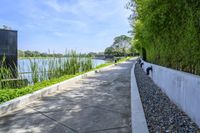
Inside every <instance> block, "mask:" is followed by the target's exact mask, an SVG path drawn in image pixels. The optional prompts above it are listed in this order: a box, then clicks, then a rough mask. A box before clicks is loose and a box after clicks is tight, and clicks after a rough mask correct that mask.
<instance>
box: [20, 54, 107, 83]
mask: <svg viewBox="0 0 200 133" xmlns="http://www.w3.org/2000/svg"><path fill="white" fill-rule="evenodd" d="M65 59H67V58H61V60H65ZM51 60H53V59H52V58H38V59H37V58H36V59H19V60H18V73H19V74H18V76H19V78H23V79H28V81H29V82H31V79H32V78H31V77H32V71H31V61H35V62H37V64H38V69H39V70H40V67H41V68H46V69H47V70H48V62H49V61H51ZM104 63H105V61H104V60H99V59H92V64H93V67H96V66H98V65H101V64H104Z"/></svg>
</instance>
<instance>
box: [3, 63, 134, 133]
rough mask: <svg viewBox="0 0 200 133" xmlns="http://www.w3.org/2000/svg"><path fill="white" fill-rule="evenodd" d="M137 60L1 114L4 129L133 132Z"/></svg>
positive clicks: (10, 132) (21, 132) (8, 132)
mask: <svg viewBox="0 0 200 133" xmlns="http://www.w3.org/2000/svg"><path fill="white" fill-rule="evenodd" d="M133 62H134V61H133V60H132V61H127V62H125V63H122V64H118V65H117V66H114V67H111V68H108V69H106V70H104V71H102V72H99V73H97V74H96V75H94V76H90V77H86V78H84V79H82V80H80V81H77V82H76V83H73V84H71V85H69V86H66V89H65V90H63V91H60V92H56V93H55V94H54V95H51V96H47V97H44V98H42V99H40V100H37V101H34V102H32V103H31V104H29V105H27V106H25V107H24V108H23V109H19V110H16V111H14V112H11V113H9V114H6V115H4V116H0V133H27V132H33V133H131V126H130V124H131V107H130V74H131V68H132V64H133Z"/></svg>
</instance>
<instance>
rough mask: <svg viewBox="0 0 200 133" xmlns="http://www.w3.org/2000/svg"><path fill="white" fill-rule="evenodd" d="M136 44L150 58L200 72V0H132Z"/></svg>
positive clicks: (149, 59) (172, 66) (163, 64)
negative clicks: (134, 8)
mask: <svg viewBox="0 0 200 133" xmlns="http://www.w3.org/2000/svg"><path fill="white" fill-rule="evenodd" d="M131 3H134V4H132V6H136V13H135V14H136V17H135V18H134V19H133V28H134V29H133V30H134V32H135V36H134V39H133V44H134V46H135V47H136V48H137V49H138V50H139V51H142V48H143V49H145V51H146V58H147V61H149V62H152V63H155V64H159V65H162V66H166V67H171V68H175V69H178V70H182V71H187V72H191V73H194V74H200V0H132V1H131Z"/></svg>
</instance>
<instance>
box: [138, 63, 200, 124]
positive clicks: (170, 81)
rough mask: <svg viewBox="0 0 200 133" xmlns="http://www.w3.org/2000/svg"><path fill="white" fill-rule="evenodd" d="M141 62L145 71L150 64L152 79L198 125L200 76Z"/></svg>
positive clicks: (199, 119) (199, 118) (199, 114)
mask: <svg viewBox="0 0 200 133" xmlns="http://www.w3.org/2000/svg"><path fill="white" fill-rule="evenodd" d="M143 63H144V64H143V66H142V67H143V70H145V71H146V68H147V67H149V66H152V68H153V71H152V72H151V73H150V77H151V78H152V79H153V81H154V82H155V83H156V84H157V85H158V86H159V87H160V88H161V89H162V91H163V92H165V93H166V94H167V96H168V97H169V98H170V99H171V100H172V101H173V102H174V103H175V104H176V105H177V106H178V107H179V108H181V109H182V110H183V111H184V112H185V113H186V114H187V115H188V116H189V117H190V118H191V119H192V120H193V121H194V122H195V123H196V124H197V125H198V126H199V127H200V76H196V75H193V74H190V73H185V72H181V71H177V70H173V69H169V68H166V67H161V66H158V65H155V64H150V63H147V62H144V61H143Z"/></svg>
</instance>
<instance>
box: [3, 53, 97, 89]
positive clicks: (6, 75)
mask: <svg viewBox="0 0 200 133" xmlns="http://www.w3.org/2000/svg"><path fill="white" fill-rule="evenodd" d="M66 55H67V57H62V58H56V57H53V58H49V59H48V58H47V59H45V60H44V59H35V58H30V59H29V64H30V66H29V69H30V70H29V72H28V74H30V75H31V77H30V78H31V79H30V80H29V81H30V84H32V85H33V84H35V83H38V82H43V81H47V80H51V79H55V78H59V77H61V76H64V75H75V74H77V73H80V72H86V71H89V70H91V69H92V68H93V63H92V59H91V57H89V56H87V57H81V55H80V54H78V53H77V52H76V51H73V50H72V51H69V52H67V53H66ZM1 64H2V65H0V89H4V88H9V87H10V85H8V84H7V85H6V82H5V83H4V84H3V82H2V81H3V80H7V79H12V78H14V77H13V76H12V71H11V69H10V68H9V67H7V66H6V65H3V64H5V58H3V60H2V63H1ZM25 74H27V73H25ZM19 77H20V78H22V77H23V76H22V74H19ZM8 83H9V82H8ZM2 84H3V85H2ZM16 84H17V82H16ZM15 86H18V85H15Z"/></svg>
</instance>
